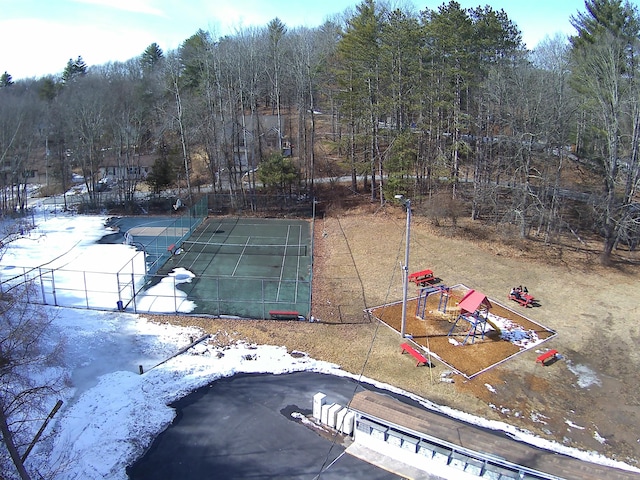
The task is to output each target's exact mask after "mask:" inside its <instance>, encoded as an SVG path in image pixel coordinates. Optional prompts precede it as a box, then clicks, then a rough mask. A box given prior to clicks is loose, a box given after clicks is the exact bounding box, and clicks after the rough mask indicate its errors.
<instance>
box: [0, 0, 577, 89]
mask: <svg viewBox="0 0 640 480" xmlns="http://www.w3.org/2000/svg"><path fill="white" fill-rule="evenodd" d="M458 2H459V3H460V5H461V6H462V7H463V8H472V7H477V6H479V5H490V6H491V7H493V8H494V9H495V10H500V9H504V10H505V12H506V13H507V14H508V16H509V18H511V19H512V20H513V21H514V22H515V23H516V24H517V25H518V27H519V28H520V30H521V32H522V37H523V41H524V42H525V44H526V45H527V47H528V48H530V49H532V48H534V47H535V46H536V45H537V44H538V42H539V41H540V40H542V39H543V38H545V36H550V37H553V36H554V35H555V34H556V33H561V34H565V35H569V34H572V33H573V28H572V27H571V24H570V22H569V19H570V17H571V16H572V15H575V14H576V13H577V12H578V11H584V0H537V1H535V2H526V1H521V0H484V1H482V0H471V1H470V0H458ZM359 3H360V2H357V1H355V0H324V1H321V2H309V1H308V0H216V1H210V0H189V1H186V2H185V1H180V0H55V1H51V0H0V32H2V35H3V38H4V39H5V41H4V42H3V46H2V48H1V49H0V72H5V71H6V72H8V73H9V74H10V75H11V76H12V77H13V79H14V80H18V79H23V78H39V77H42V76H45V75H56V74H60V73H61V72H62V71H63V70H64V67H65V66H66V64H67V62H68V61H69V59H74V60H75V59H76V58H77V57H78V56H82V58H83V60H84V61H85V63H86V64H87V65H88V66H91V65H102V64H105V63H108V62H110V61H126V60H129V59H131V58H134V57H137V56H139V55H140V54H141V53H142V52H143V51H144V50H145V48H146V47H148V46H149V45H150V44H151V43H154V42H155V43H157V44H158V45H160V47H161V48H162V49H163V50H164V51H165V52H166V51H170V50H173V49H175V48H177V47H179V46H180V44H181V43H182V42H183V41H184V40H185V39H187V38H189V37H190V36H192V35H193V34H194V33H195V32H197V31H198V29H203V30H205V31H208V32H211V33H212V35H213V37H214V38H218V37H220V36H222V35H228V34H233V33H234V32H237V31H238V30H240V29H243V28H248V27H253V26H257V27H262V26H266V25H267V24H268V23H269V22H270V21H271V20H273V19H274V18H276V17H277V18H279V19H280V20H281V21H282V22H283V23H284V24H285V25H286V26H287V27H289V28H295V27H298V26H305V27H311V28H313V27H317V26H319V25H321V24H322V23H323V22H324V21H325V20H327V19H329V18H331V17H334V16H340V15H341V14H343V13H344V12H345V11H354V9H355V6H356V5H358V4H359ZM443 3H444V2H443V1H435V0H422V1H418V0H414V1H411V0H398V1H393V2H392V5H400V6H401V7H400V8H402V9H403V10H406V11H408V10H410V9H412V10H425V9H426V8H430V9H436V8H437V7H438V6H440V5H442V4H443ZM447 3H448V2H447Z"/></svg>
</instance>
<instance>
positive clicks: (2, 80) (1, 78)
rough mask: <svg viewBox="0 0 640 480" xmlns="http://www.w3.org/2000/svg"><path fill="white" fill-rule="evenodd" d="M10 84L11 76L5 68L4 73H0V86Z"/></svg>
mask: <svg viewBox="0 0 640 480" xmlns="http://www.w3.org/2000/svg"><path fill="white" fill-rule="evenodd" d="M11 85H13V78H12V77H11V75H9V73H7V71H6V70H5V71H4V73H3V74H2V75H0V87H9V86H11Z"/></svg>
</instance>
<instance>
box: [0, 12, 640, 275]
mask: <svg viewBox="0 0 640 480" xmlns="http://www.w3.org/2000/svg"><path fill="white" fill-rule="evenodd" d="M571 23H572V25H573V26H574V27H575V34H574V35H573V36H571V37H569V38H565V37H562V36H556V37H554V38H546V39H545V40H544V41H543V42H541V43H540V44H539V45H538V46H537V47H536V48H535V49H534V50H528V49H526V48H525V46H524V44H523V42H522V38H521V32H520V30H519V28H518V26H517V25H516V24H515V23H514V22H513V21H512V20H511V19H510V18H509V16H508V12H506V11H504V10H494V9H492V8H491V7H489V6H478V7H476V8H471V9H464V8H461V6H460V5H459V4H458V3H457V2H456V1H449V2H448V3H443V4H442V5H440V6H439V7H437V8H435V9H429V8H426V9H424V10H421V11H410V10H408V9H407V10H405V9H399V8H392V7H390V6H389V5H388V4H387V3H385V2H383V1H376V0H363V1H361V2H360V3H359V4H357V5H356V6H355V8H354V9H352V10H351V11H347V12H344V13H343V14H342V15H336V16H335V18H334V19H333V20H330V21H326V22H325V23H324V24H323V25H321V26H319V27H317V28H307V27H304V28H302V27H298V28H288V27H287V25H285V24H283V23H282V22H281V21H280V20H279V19H278V18H277V17H276V18H274V19H273V20H271V21H270V22H269V23H268V24H267V25H266V26H264V27H262V28H245V29H241V30H239V31H237V32H236V33H234V34H233V35H228V36H224V37H221V38H214V37H213V35H212V34H211V33H210V32H206V31H204V30H198V31H197V32H195V33H194V34H193V35H192V36H191V37H189V38H187V39H185V40H184V42H183V43H182V44H181V46H180V47H179V48H177V49H175V50H172V51H167V52H164V51H163V50H162V49H161V48H160V46H159V45H158V44H157V43H152V44H151V45H149V46H148V47H147V48H146V49H145V50H144V51H143V52H140V55H139V56H138V57H136V58H132V59H130V60H129V61H126V62H114V63H108V64H104V65H92V66H88V65H86V63H85V62H84V61H83V59H82V57H81V56H78V57H77V58H76V59H70V60H69V62H68V63H67V65H66V67H65V68H64V71H63V72H62V74H61V75H47V76H45V77H42V78H32V79H20V80H15V81H14V80H13V79H12V77H11V74H10V72H6V71H5V72H4V74H2V75H1V76H0V168H1V172H2V175H0V182H2V185H1V186H2V194H1V198H0V209H1V211H2V214H3V215H18V214H20V213H22V212H25V211H26V210H27V195H28V193H29V188H30V186H32V185H33V184H36V183H37V184H38V185H40V192H39V194H40V195H43V196H45V195H52V194H59V193H62V192H66V191H67V190H68V189H69V188H70V187H71V186H72V183H73V182H72V178H74V175H75V178H80V179H82V180H81V181H82V182H83V183H84V187H85V191H86V203H87V205H88V206H90V207H99V206H103V205H104V202H105V198H106V197H105V195H106V193H107V192H106V191H107V190H108V194H109V198H110V199H114V198H115V199H116V201H117V203H118V204H120V205H123V206H125V207H126V206H127V205H133V204H135V203H136V201H137V199H138V198H139V195H141V194H142V192H147V194H149V195H158V194H160V193H161V192H162V191H164V190H166V189H170V188H180V189H182V190H183V191H184V192H186V193H185V194H184V195H185V196H184V198H185V203H187V204H189V203H191V204H193V202H194V198H193V197H194V196H196V195H199V194H200V192H201V191H202V189H204V188H205V187H206V188H207V189H208V190H207V191H209V192H213V193H219V192H224V193H226V194H228V195H229V196H230V197H231V198H241V197H243V196H246V195H247V194H250V193H252V192H256V191H259V192H266V193H278V194H282V195H295V196H296V197H305V198H316V196H318V195H321V194H322V192H323V191H324V192H325V194H326V191H327V190H330V189H327V188H326V185H331V186H333V185H335V184H336V183H338V182H339V181H342V182H344V184H345V186H346V187H347V188H348V189H349V191H350V192H351V193H353V194H360V195H367V196H368V198H369V199H370V201H371V202H372V203H379V204H384V202H386V201H393V198H394V196H396V195H400V194H402V195H405V196H406V197H408V198H411V199H412V202H413V204H414V205H425V206H428V208H432V209H436V210H437V211H438V212H440V214H441V215H442V216H443V217H448V218H451V219H452V220H453V221H454V222H455V219H456V218H459V217H460V216H462V215H464V216H467V215H468V216H469V217H470V218H471V219H473V220H475V221H484V222H490V223H492V224H494V225H503V224H504V225H510V226H512V227H514V228H516V229H517V231H518V234H519V235H520V236H522V237H523V238H525V237H528V236H530V235H536V236H538V237H539V238H541V239H543V241H545V242H553V241H554V239H556V238H557V237H558V236H559V235H562V234H566V233H567V232H571V234H572V235H576V236H577V235H580V234H581V233H580V232H584V233H586V234H591V235H597V236H599V238H601V240H602V255H601V258H602V261H603V262H604V263H607V262H609V260H610V258H611V255H612V252H613V251H614V249H615V248H617V247H618V246H620V245H623V246H625V248H629V249H634V248H635V247H636V245H637V243H638V240H639V239H640V199H639V198H638V192H637V190H638V183H639V177H640V167H639V160H638V146H639V145H638V143H639V141H640V63H639V62H638V54H640V16H639V14H638V11H637V8H636V7H635V6H634V5H632V4H631V3H630V2H629V1H628V0H624V1H623V0H586V2H585V11H578V12H576V13H575V15H574V16H572V18H571ZM0 68H1V66H0ZM636 74H638V75H636ZM425 208H427V207H425Z"/></svg>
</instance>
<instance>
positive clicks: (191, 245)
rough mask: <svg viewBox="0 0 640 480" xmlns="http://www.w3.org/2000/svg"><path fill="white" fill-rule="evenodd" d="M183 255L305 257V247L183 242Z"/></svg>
mask: <svg viewBox="0 0 640 480" xmlns="http://www.w3.org/2000/svg"><path fill="white" fill-rule="evenodd" d="M180 248H182V249H183V250H184V253H208V254H212V255H272V256H280V257H286V256H297V257H306V256H307V255H308V253H307V248H308V246H307V245H251V244H243V243H208V242H188V241H185V242H183V243H182V245H181V246H180Z"/></svg>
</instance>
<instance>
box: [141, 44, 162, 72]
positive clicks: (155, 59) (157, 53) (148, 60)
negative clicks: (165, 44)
mask: <svg viewBox="0 0 640 480" xmlns="http://www.w3.org/2000/svg"><path fill="white" fill-rule="evenodd" d="M163 58H164V52H163V51H162V49H161V48H160V46H159V45H158V44H157V43H155V42H153V43H152V44H151V45H149V46H148V47H147V48H145V50H144V52H142V55H141V56H140V63H141V64H142V68H144V69H147V70H154V69H155V68H156V67H157V66H158V65H160V63H161V62H162V59H163Z"/></svg>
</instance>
